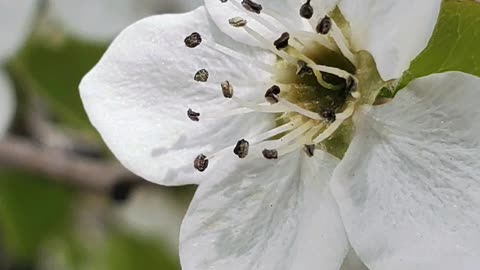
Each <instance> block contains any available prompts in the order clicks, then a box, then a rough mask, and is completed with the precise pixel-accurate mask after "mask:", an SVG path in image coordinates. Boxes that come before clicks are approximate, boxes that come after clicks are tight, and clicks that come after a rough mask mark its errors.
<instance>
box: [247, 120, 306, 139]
mask: <svg viewBox="0 0 480 270" xmlns="http://www.w3.org/2000/svg"><path fill="white" fill-rule="evenodd" d="M299 124H300V121H299V120H298V119H296V120H293V121H291V122H289V123H287V124H284V125H281V126H278V127H276V128H274V129H271V130H269V131H267V132H264V133H262V134H259V135H257V136H255V137H253V138H251V139H249V141H250V142H251V143H252V144H256V143H259V142H262V141H264V140H266V139H270V138H272V137H274V136H277V135H279V134H282V133H284V132H287V131H290V130H292V129H294V128H297V127H298V125H299Z"/></svg>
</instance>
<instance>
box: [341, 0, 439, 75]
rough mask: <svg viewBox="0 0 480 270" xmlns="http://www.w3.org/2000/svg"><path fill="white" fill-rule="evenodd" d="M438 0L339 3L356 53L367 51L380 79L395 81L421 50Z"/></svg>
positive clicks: (350, 0)
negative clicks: (349, 27) (350, 32)
mask: <svg viewBox="0 0 480 270" xmlns="http://www.w3.org/2000/svg"><path fill="white" fill-rule="evenodd" d="M441 3H442V1H441V0H422V1H418V0H401V1H398V0H342V2H340V5H339V6H340V9H341V11H342V12H343V14H344V16H345V17H346V19H347V20H348V21H349V22H350V26H351V29H352V39H353V45H354V47H355V49H356V50H367V51H369V52H370V53H371V54H372V55H373V57H374V58H375V61H376V62H377V68H378V71H379V72H380V75H381V76H382V78H383V79H384V80H390V79H397V78H400V76H401V75H402V74H403V72H404V71H406V70H407V69H408V67H409V66H410V62H411V61H412V60H413V59H414V58H415V57H417V55H418V54H420V52H422V51H423V49H425V47H426V46H427V44H428V41H429V40H430V37H431V36H432V33H433V29H434V27H435V25H436V23H437V18H438V13H439V11H440V5H441Z"/></svg>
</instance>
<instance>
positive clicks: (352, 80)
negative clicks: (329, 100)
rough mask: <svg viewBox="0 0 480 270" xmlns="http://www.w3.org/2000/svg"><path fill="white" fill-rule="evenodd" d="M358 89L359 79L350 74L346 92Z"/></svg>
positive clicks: (346, 81)
mask: <svg viewBox="0 0 480 270" xmlns="http://www.w3.org/2000/svg"><path fill="white" fill-rule="evenodd" d="M355 91H357V79H356V78H355V77H353V76H349V77H348V79H346V80H345V92H346V93H348V94H350V93H354V92H355Z"/></svg>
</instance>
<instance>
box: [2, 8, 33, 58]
mask: <svg viewBox="0 0 480 270" xmlns="http://www.w3.org/2000/svg"><path fill="white" fill-rule="evenodd" d="M37 4H38V3H37V1H36V0H21V1H11V0H0V34H1V36H2V39H1V41H0V61H4V60H5V59H6V58H8V57H11V56H12V55H14V54H15V53H16V52H17V50H18V49H20V48H21V46H22V45H23V42H24V41H25V40H26V39H27V37H28V35H29V34H30V31H31V30H32V29H31V28H32V21H33V17H34V13H35V10H36V7H37Z"/></svg>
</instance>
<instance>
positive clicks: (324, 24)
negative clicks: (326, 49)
mask: <svg viewBox="0 0 480 270" xmlns="http://www.w3.org/2000/svg"><path fill="white" fill-rule="evenodd" d="M331 28H332V19H330V17H328V16H325V17H324V18H323V19H322V20H321V21H320V23H318V25H317V33H319V34H322V35H326V34H328V32H330V29H331Z"/></svg>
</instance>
